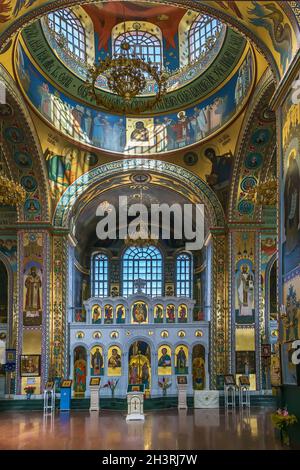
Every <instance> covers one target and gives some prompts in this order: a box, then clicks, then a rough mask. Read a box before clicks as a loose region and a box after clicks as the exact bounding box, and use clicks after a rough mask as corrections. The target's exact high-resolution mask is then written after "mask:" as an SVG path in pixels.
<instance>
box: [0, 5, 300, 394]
mask: <svg viewBox="0 0 300 470" xmlns="http://www.w3.org/2000/svg"><path fill="white" fill-rule="evenodd" d="M53 3H54V2H48V1H45V0H33V1H32V0H31V1H25V0H24V1H21V0H17V1H15V2H14V1H11V0H4V1H2V2H1V5H0V48H1V52H0V75H1V80H2V82H3V83H4V84H5V86H6V99H5V103H3V104H1V105H0V118H1V122H2V146H3V155H4V163H3V165H2V169H3V170H2V171H4V172H5V174H6V175H7V176H8V177H10V178H12V179H13V180H14V181H16V182H19V183H20V185H21V186H22V188H23V189H24V190H25V193H26V197H25V201H24V203H23V204H22V205H19V206H18V207H17V208H13V207H7V206H1V207H0V276H1V282H2V280H3V285H5V286H6V287H5V289H4V290H3V292H2V291H1V293H0V335H1V336H0V358H2V359H1V361H2V362H1V364H2V369H1V375H2V376H3V377H5V381H6V385H5V387H6V388H7V387H9V389H10V390H11V391H12V392H13V393H14V394H17V395H19V394H24V387H25V386H26V385H27V384H28V377H30V378H34V383H35V392H34V393H36V394H40V392H41V390H43V386H44V384H45V381H46V380H47V379H48V378H49V377H51V378H53V379H55V378H62V377H71V378H72V380H73V382H74V385H73V391H74V393H75V395H76V396H77V397H82V396H84V395H85V393H86V392H87V381H88V378H90V377H98V376H99V377H102V378H106V379H108V380H109V379H111V378H115V379H116V380H118V381H119V382H118V383H119V388H120V390H122V391H124V393H125V390H126V387H127V385H128V384H134V383H136V382H138V383H143V384H144V385H145V389H146V390H147V391H148V392H149V394H151V393H152V394H155V393H157V394H158V393H159V387H158V381H159V380H160V379H161V378H162V377H163V376H165V377H172V376H174V377H176V376H177V375H187V376H188V377H189V378H190V385H189V386H190V388H189V392H190V393H192V392H193V390H202V389H222V388H223V386H224V381H223V379H224V374H227V373H233V374H234V375H235V376H236V379H237V380H238V378H239V377H240V376H242V375H245V374H246V375H249V377H250V384H251V390H270V389H271V388H272V386H277V385H279V384H280V383H296V382H297V373H296V368H295V366H294V365H293V364H292V362H291V351H292V342H293V340H295V339H299V336H300V335H299V333H300V326H299V325H300V271H299V269H300V267H299V266H300V235H299V234H300V229H299V217H300V202H299V201H300V192H299V187H300V184H299V183H300V156H299V147H300V137H299V136H300V128H299V126H300V103H299V102H297V103H296V102H295V100H294V99H293V94H292V92H291V91H290V89H291V84H292V81H293V80H294V79H295V77H296V73H297V63H298V62H297V60H298V57H299V40H300V36H299V24H298V21H299V10H298V9H297V6H296V5H295V2H274V1H266V2H257V1H243V2H241V1H231V2H226V1H225V2H221V1H212V2H205V1H203V2H197V1H196V2H192V4H193V6H191V2H187V1H185V0H178V1H177V2H176V6H175V5H167V4H165V3H164V2H163V1H158V0H157V1H153V2H151V3H144V2H134V1H125V2H119V1H109V2H108V1H102V2H101V1H99V2H94V1H93V2H92V1H88V2H80V1H78V2H74V1H73V2H68V1H61V2H59V3H60V5H59V8H60V10H58V12H60V13H57V10H55V8H56V7H57V5H55V6H54V5H51V4H53ZM56 3H57V2H56ZM71 3H72V6H70V5H69V4H71ZM54 7H55V8H54ZM203 18H204V20H205V22H206V24H207V25H209V28H210V33H209V34H210V36H209V39H210V40H209V41H208V42H207V43H206V45H205V49H203V50H202V51H201V54H200V52H199V50H198V49H197V40H198V39H197V34H198V33H197V31H198V30H199V22H201V21H204V20H203ZM68 21H71V24H75V23H76V22H77V23H76V24H77V28H78V29H77V30H76V31H77V33H76V34H77V36H75V39H74V38H73V42H72V43H71V42H70V39H69V37H68V34H67V32H66V31H67V30H65V33H64V30H63V27H62V25H63V24H68V23H67V22H68ZM72 21H73V23H72ZM74 22H75V23H74ZM78 25H79V26H78ZM59 28H62V29H61V30H59ZM197 28H198V29H197ZM195 31H196V33H195ZM69 34H70V33H69ZM193 34H195V35H194V36H193ZM193 37H194V38H195V39H194V42H192V40H191V38H193ZM124 38H130V40H132V41H133V43H134V44H138V45H139V41H141V44H142V45H143V47H144V48H145V47H146V46H145V44H146V45H147V47H148V48H150V49H151V51H152V52H151V54H150V53H149V54H150V55H151V59H152V60H153V61H154V63H156V62H155V61H157V64H158V65H157V67H158V68H159V67H162V68H164V69H165V70H167V72H168V81H167V91H166V93H165V95H164V96H163V98H162V99H161V100H160V101H159V102H158V103H156V104H155V105H154V106H153V108H151V107H150V106H148V109H147V104H148V105H149V102H151V99H153V97H154V96H155V94H156V92H157V89H156V85H155V83H154V82H153V80H152V79H151V76H146V78H145V82H146V86H145V89H144V91H143V93H142V94H141V96H139V97H138V98H135V99H133V100H132V102H131V103H130V106H127V108H126V110H125V109H121V108H120V100H119V97H118V95H117V94H116V93H112V92H111V90H110V88H109V80H108V78H107V76H105V74H102V75H101V74H100V75H99V76H98V78H97V81H96V82H95V90H96V91H95V94H93V93H90V91H89V89H88V88H87V87H86V82H87V80H88V69H89V67H92V66H93V63H94V62H95V61H102V60H104V59H105V57H106V56H113V55H114V54H117V53H118V51H119V50H121V49H120V48H121V46H122V41H124ZM68 41H69V42H68ZM134 41H135V42H134ZM147 41H148V42H147ZM70 44H71V45H72V47H71V46H70ZM71 49H72V50H71ZM150 49H148V51H149V50H150ZM136 50H138V49H136ZM145 50H146V49H143V54H145ZM295 64H296V65H295ZM97 97H98V98H97ZM99 103H101V104H99ZM142 105H143V106H145V110H142V111H139V109H140V108H139V107H140V106H142ZM275 180H277V188H276V187H274V185H273V186H272V188H273V189H272V191H273V199H272V202H271V203H270V199H268V198H267V199H264V200H259V199H258V194H259V191H260V190H261V188H262V186H263V185H264V184H265V183H266V184H268V183H269V182H270V181H271V182H272V181H273V183H274V181H275ZM275 185H276V183H275ZM121 193H122V194H125V195H126V196H127V197H128V199H129V200H130V201H132V202H134V201H136V200H137V199H138V198H140V199H141V198H144V199H143V200H144V201H146V204H148V205H150V204H151V203H160V202H167V203H170V204H171V203H172V202H177V203H178V204H181V205H184V204H185V203H190V202H192V203H193V204H196V203H203V204H204V205H205V215H206V224H205V225H206V226H205V245H204V246H203V248H202V249H201V250H197V251H195V252H193V257H192V261H193V263H192V267H191V268H190V272H191V279H192V281H191V285H192V288H191V292H189V293H185V295H181V296H180V295H177V293H178V292H179V291H178V288H177V287H176V286H177V285H176V282H177V281H176V279H177V278H176V269H177V264H176V263H177V257H178V253H180V252H181V251H182V250H183V246H184V241H185V240H183V239H182V240H172V241H167V240H163V239H161V240H160V241H159V248H160V250H161V253H163V256H162V259H161V261H159V260H158V261H157V259H156V258H155V259H156V262H157V263H159V262H161V268H157V269H161V271H159V275H160V276H161V282H162V285H161V290H160V291H159V290H157V291H156V295H155V296H152V295H150V294H149V293H147V292H145V289H144V291H143V287H142V285H138V286H137V288H136V290H135V291H134V289H133V290H130V289H131V287H130V288H129V287H128V290H127V291H126V292H127V294H126V295H125V294H124V292H125V288H124V256H123V255H124V253H125V249H126V248H128V247H126V246H124V243H122V242H121V241H114V242H111V243H110V242H108V241H105V242H101V241H100V242H99V240H96V237H95V228H96V224H95V221H94V219H93V217H94V215H95V210H96V205H97V204H96V203H102V204H104V206H105V205H107V204H109V203H112V204H113V203H115V201H116V200H117V196H118V195H119V194H121ZM141 194H142V196H141ZM274 194H275V196H274ZM96 252H97V253H98V252H99V253H102V254H104V255H105V256H107V259H108V267H106V268H105V267H104V268H103V269H107V272H109V286H108V287H107V289H106V290H105V292H104V291H103V292H101V295H100V292H94V293H93V276H94V275H93V264H92V263H93V256H94V254H95V253H96ZM122 260H123V261H122ZM122 263H123V264H122ZM128 263H129V261H128ZM101 266H102V265H101ZM103 266H105V265H103ZM157 282H158V281H157ZM139 289H140V290H139ZM102 294H103V295H102ZM131 295H133V298H132V299H131V301H130V302H129V301H128V302H127V298H128V297H130V296H131ZM135 295H137V297H134V296H135ZM153 297H155V299H156V300H155V301H154V300H153ZM181 297H182V298H181ZM101 298H103V299H105V300H103V302H102V300H101ZM180 299H181V300H180ZM282 306H285V310H284V307H282ZM283 312H286V313H285V314H284V315H283ZM136 331H139V332H140V336H137V335H136ZM265 345H269V346H270V354H269V356H264V355H263V353H262V351H263V347H264V346H265ZM279 345H280V348H279ZM6 349H10V350H13V351H15V362H14V361H12V362H14V364H15V366H14V367H12V369H11V373H10V375H9V377H8V375H7V370H6V371H5V370H4V363H5V350H6ZM279 349H280V350H281V358H282V364H283V367H282V371H281V367H280V357H279ZM171 390H172V393H173V392H174V393H175V392H176V387H175V381H174V386H173V388H172V389H171ZM122 393H123V392H122ZM124 393H123V395H124Z"/></svg>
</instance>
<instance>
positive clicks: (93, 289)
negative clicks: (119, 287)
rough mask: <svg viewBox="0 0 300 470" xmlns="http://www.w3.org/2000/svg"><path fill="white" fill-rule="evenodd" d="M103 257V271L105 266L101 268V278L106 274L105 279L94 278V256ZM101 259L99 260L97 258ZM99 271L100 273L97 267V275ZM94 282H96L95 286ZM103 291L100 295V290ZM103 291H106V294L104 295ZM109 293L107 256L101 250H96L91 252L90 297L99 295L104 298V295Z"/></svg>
mask: <svg viewBox="0 0 300 470" xmlns="http://www.w3.org/2000/svg"><path fill="white" fill-rule="evenodd" d="M101 257H103V258H104V260H105V261H104V262H106V265H107V266H106V273H105V266H104V268H102V270H101V271H102V274H103V278H104V275H105V274H106V279H99V278H98V279H97V280H96V279H95V261H96V258H101ZM99 261H101V260H99ZM99 273H100V269H99V268H98V273H97V274H98V276H99ZM96 283H97V284H98V285H97V286H96ZM101 284H102V288H101V287H100V285H101ZM101 291H102V292H103V295H100V292H101ZM105 292H106V295H105ZM109 293H110V269H109V256H108V255H107V254H106V253H104V252H103V251H97V252H95V253H93V254H92V257H91V294H92V297H99V298H101V299H104V298H106V297H109Z"/></svg>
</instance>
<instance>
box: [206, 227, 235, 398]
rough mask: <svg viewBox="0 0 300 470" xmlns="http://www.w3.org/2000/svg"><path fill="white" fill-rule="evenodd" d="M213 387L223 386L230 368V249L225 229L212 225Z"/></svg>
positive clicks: (211, 350)
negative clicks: (228, 259)
mask: <svg viewBox="0 0 300 470" xmlns="http://www.w3.org/2000/svg"><path fill="white" fill-rule="evenodd" d="M211 233H212V241H211V243H212V247H211V257H212V290H211V337H210V339H211V341H210V358H211V359H210V360H211V369H210V388H211V389H222V388H223V376H224V374H226V373H228V370H229V326H230V325H229V315H228V262H227V257H228V253H227V252H228V250H227V236H226V234H225V233H224V232H218V231H217V230H214V229H212V230H211Z"/></svg>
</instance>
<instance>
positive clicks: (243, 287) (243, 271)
mask: <svg viewBox="0 0 300 470" xmlns="http://www.w3.org/2000/svg"><path fill="white" fill-rule="evenodd" d="M237 293H238V304H239V315H240V316H250V315H251V316H252V315H253V309H254V275H253V273H252V272H251V271H250V270H249V266H248V265H247V264H242V265H241V267H240V271H239V273H238V275H237Z"/></svg>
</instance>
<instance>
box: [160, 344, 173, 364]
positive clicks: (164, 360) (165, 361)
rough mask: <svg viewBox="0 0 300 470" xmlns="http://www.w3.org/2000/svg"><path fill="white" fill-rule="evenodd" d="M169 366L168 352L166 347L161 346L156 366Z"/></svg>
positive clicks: (169, 357)
mask: <svg viewBox="0 0 300 470" xmlns="http://www.w3.org/2000/svg"><path fill="white" fill-rule="evenodd" d="M170 366H171V356H170V355H169V354H168V350H167V348H162V350H161V356H160V358H159V360H158V367H170Z"/></svg>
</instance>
